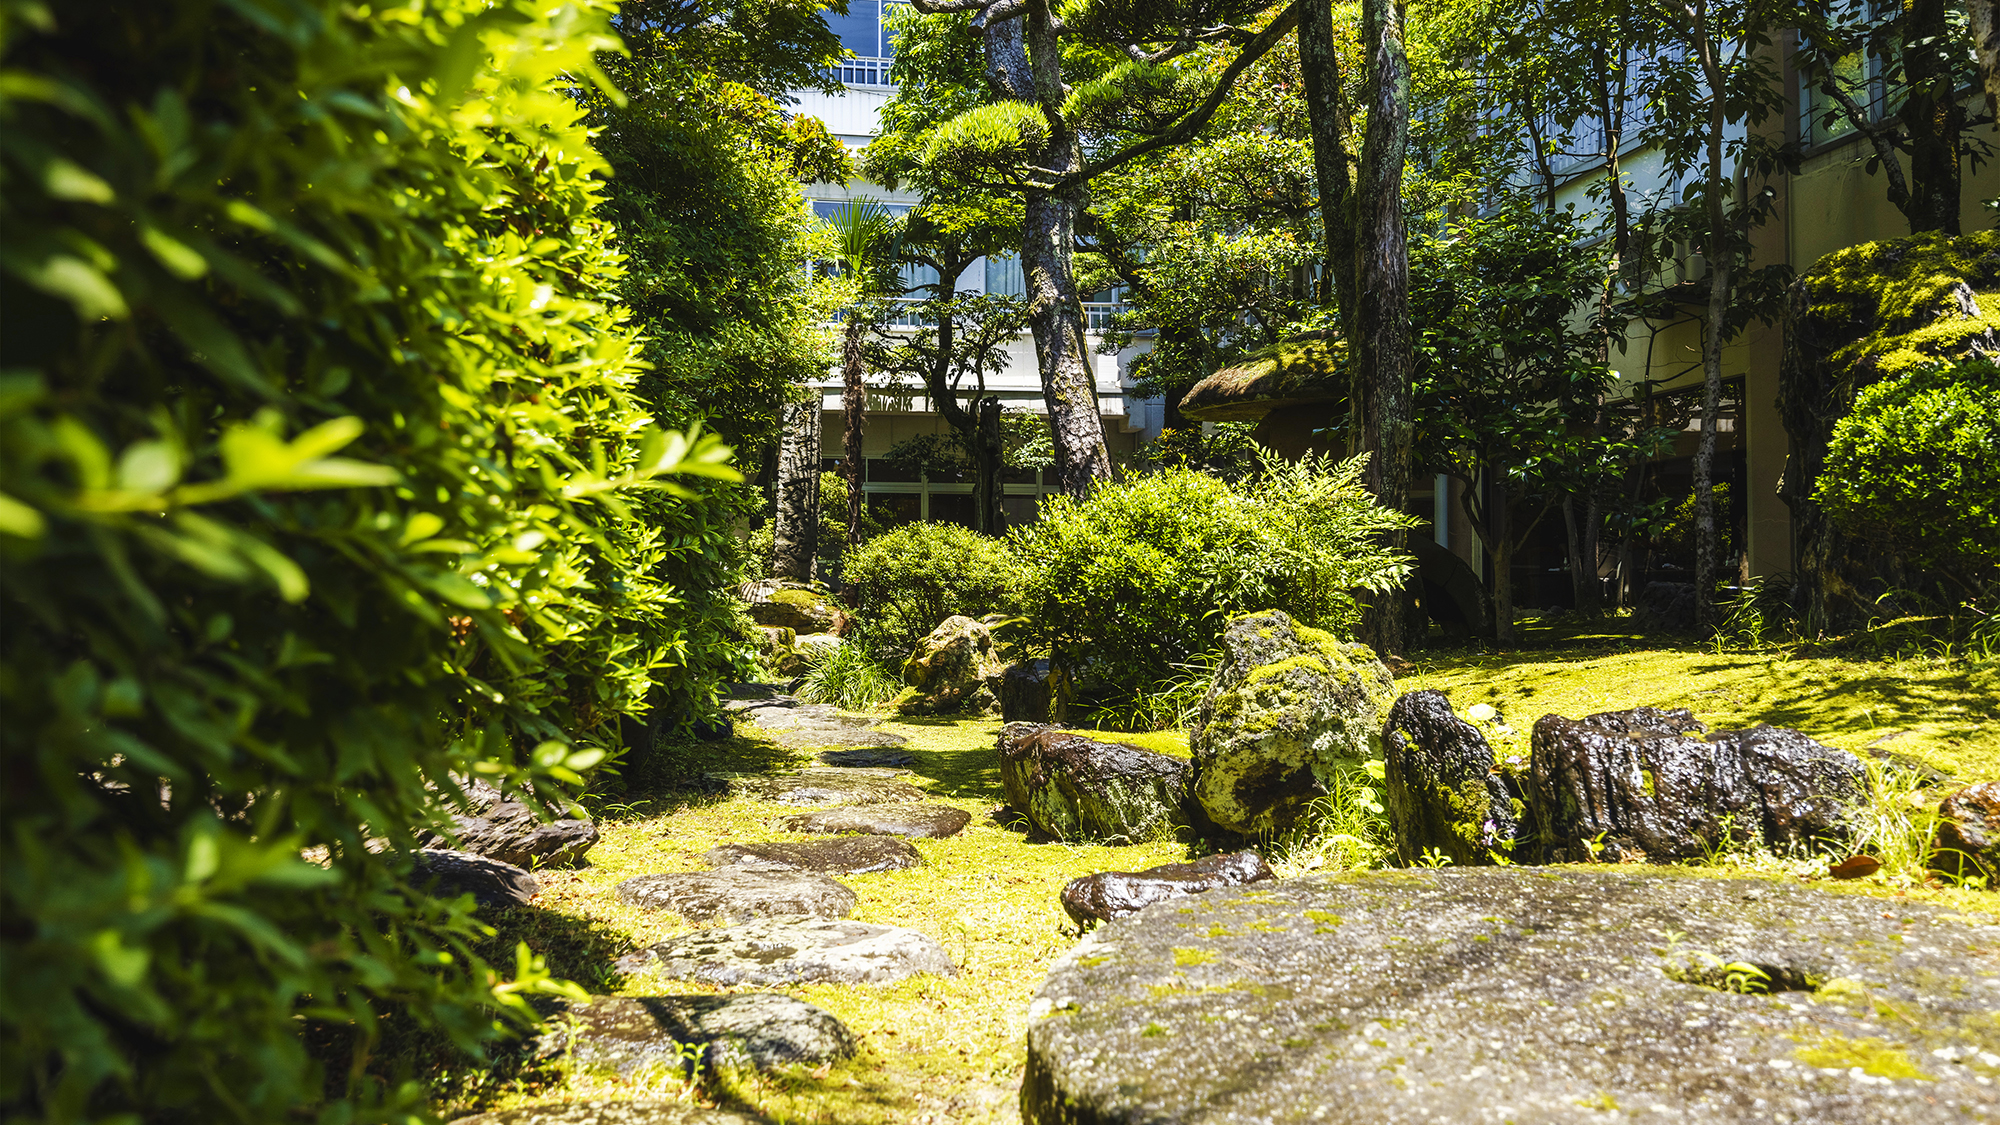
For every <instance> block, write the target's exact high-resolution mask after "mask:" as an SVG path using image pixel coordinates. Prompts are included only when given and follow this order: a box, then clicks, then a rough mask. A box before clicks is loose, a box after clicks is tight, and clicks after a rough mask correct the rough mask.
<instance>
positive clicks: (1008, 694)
mask: <svg viewBox="0 0 2000 1125" xmlns="http://www.w3.org/2000/svg"><path fill="white" fill-rule="evenodd" d="M1070 696H1071V692H1070V686H1069V674H1068V673H1067V672H1064V671H1063V670H1062V669H1061V668H1058V667H1056V665H1055V662H1054V661H1051V660H1049V659H1048V658H1046V657H1044V658H1043V659H1040V660H1026V661H1022V662H1021V663H1018V664H1009V665H1008V666H1007V668H1006V670H1005V671H1003V672H1002V673H1001V674H1000V717H1001V718H1002V719H1005V720H1006V721H1008V722H1010V723H1062V722H1064V721H1066V720H1067V719H1068V718H1069V705H1070Z"/></svg>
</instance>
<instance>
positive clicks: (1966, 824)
mask: <svg viewBox="0 0 2000 1125" xmlns="http://www.w3.org/2000/svg"><path fill="white" fill-rule="evenodd" d="M1931 866H1932V867H1933V868H1936V869H1937V870H1939V871H1943V872H1946V873H1947V874H1951V875H1956V876H1958V877H1959V878H1969V877H1974V876H1977V877H1979V878H1983V879H1985V880H1987V886H1989V887H2000V781H1983V782H1980V783H1979V784H1978V785H1968V786H1966V787H1965V788H1963V789H1960V790H1959V791H1958V792H1956V793H1953V794H1952V795H1951V796H1949V797H1946V798H1945V799H1944V800H1943V801H1942V802H1941V803H1940V804H1939V805H1938V826H1937V839H1936V840H1935V841H1933V844H1932V847H1931Z"/></svg>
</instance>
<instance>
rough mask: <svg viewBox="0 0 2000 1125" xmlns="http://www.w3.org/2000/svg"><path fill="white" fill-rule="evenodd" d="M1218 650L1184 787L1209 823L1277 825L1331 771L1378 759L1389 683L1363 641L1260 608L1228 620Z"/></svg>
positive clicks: (1295, 812)
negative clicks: (1219, 654) (1350, 640)
mask: <svg viewBox="0 0 2000 1125" xmlns="http://www.w3.org/2000/svg"><path fill="white" fill-rule="evenodd" d="M1222 651H1223V658H1222V662H1221V664H1220V665H1219V666H1217V668H1216V672H1215V681H1214V683H1213V684H1212V685H1211V686H1210V688H1209V690H1208V694H1207V695H1206V696H1205V697H1204V698H1203V699H1202V702H1201V709H1200V712H1199V713H1198V715H1197V716H1196V720H1195V726H1194V729H1193V731H1192V737H1191V739H1190V744H1189V745H1190V749H1191V750H1192V751H1193V754H1194V776H1193V781H1192V784H1191V786H1190V789H1189V792H1190V795H1191V796H1192V797H1193V798H1194V800H1195V802H1196V803H1197V804H1198V805H1199V806H1200V809H1201V811H1202V813H1203V814H1204V815H1205V816H1206V817H1207V819H1208V820H1209V821H1211V822H1212V823H1213V824H1214V825H1215V826H1216V827H1217V828H1220V829H1222V830H1224V831H1226V832H1234V833H1241V834H1246V835H1247V834H1250V833H1257V832H1269V831H1279V830H1282V829H1284V828H1287V827H1289V826H1290V825H1291V824H1292V823H1293V822H1294V821H1296V820H1297V819H1298V817H1299V814H1300V813H1301V812H1303V811H1304V809H1305V807H1306V806H1307V805H1308V804H1310V803H1311V802H1312V800H1313V799H1314V798H1315V797H1318V796H1321V795H1322V794H1324V793H1325V792H1327V785H1328V783H1329V782H1330V781H1331V780H1332V779H1333V777H1334V775H1335V774H1336V773H1338V772H1339V771H1341V770H1348V769H1358V768H1361V767H1362V765H1363V764H1364V763H1365V762H1367V761H1369V760H1371V759H1379V758H1380V757H1381V756H1382V750H1381V740H1382V719H1383V715H1384V712H1386V711H1387V710H1388V709H1389V704H1390V702H1391V701H1392V700H1393V699H1394V698H1395V680H1394V678H1393V677H1391V676H1390V674H1389V669H1388V668H1387V667H1385V666H1383V664H1382V662H1381V661H1380V660H1377V659H1376V658H1375V653H1374V651H1373V650H1372V649H1370V648H1368V647H1367V646H1366V645H1358V644H1349V643H1345V642H1343V641H1341V640H1339V639H1338V638H1336V637H1334V636H1333V635H1332V634H1330V633H1325V632H1322V631H1320V630H1318V629H1312V628H1308V627H1305V626H1302V625H1298V624H1295V623H1294V622H1293V621H1292V619H1291V618H1290V617H1289V616H1287V615H1286V614H1284V613H1281V612H1278V611H1277V610H1267V611H1265V612H1262V613H1251V614H1245V615H1243V616H1241V617H1238V618H1235V619H1234V620H1232V621H1231V622H1230V623H1229V626H1228V627H1227V628H1226V629H1224V630H1223V634H1222Z"/></svg>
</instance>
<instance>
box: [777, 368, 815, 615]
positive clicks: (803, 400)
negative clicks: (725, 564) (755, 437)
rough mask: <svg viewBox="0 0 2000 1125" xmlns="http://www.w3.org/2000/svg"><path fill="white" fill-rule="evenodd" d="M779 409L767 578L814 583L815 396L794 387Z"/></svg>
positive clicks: (812, 392)
mask: <svg viewBox="0 0 2000 1125" xmlns="http://www.w3.org/2000/svg"><path fill="white" fill-rule="evenodd" d="M798 391H799V392H803V393H796V392H795V393H792V394H789V395H788V396H787V398H786V401H785V402H784V403H783V404H782V405H780V406H779V408H778V417H779V428H778V466H777V469H778V481H777V485H778V487H777V493H778V496H777V511H776V512H775V514H774V515H773V517H772V525H771V577H773V578H784V579H788V580H790V581H793V582H810V581H812V580H813V577H814V575H813V570H814V564H815V563H816V562H817V561H818V559H819V473H820V468H819V465H820V454H819V443H820V435H819V409H820V400H819V392H818V391H817V390H814V389H812V388H810V387H803V388H798Z"/></svg>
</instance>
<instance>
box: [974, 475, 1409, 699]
mask: <svg viewBox="0 0 2000 1125" xmlns="http://www.w3.org/2000/svg"><path fill="white" fill-rule="evenodd" d="M1263 462H1264V463H1263V467H1262V469H1261V471H1260V472H1259V473H1258V474H1257V475H1256V476H1255V477H1253V478H1250V479H1247V480H1245V481H1243V482H1241V483H1235V484H1232V483H1229V482H1227V481H1223V480H1220V479H1218V478H1216V477H1213V476H1209V475H1208V474H1206V473H1202V472H1198V471H1195V470H1193V469H1188V468H1173V469H1167V470H1165V471H1163V472H1159V473H1155V474H1151V475H1148V476H1140V477H1134V478H1128V479H1126V480H1124V481H1120V482H1115V483H1113V482H1107V483H1103V484H1100V485H1098V486H1097V487H1096V488H1095V489H1093V490H1092V492H1091V494H1090V495H1089V496H1088V497H1087V498H1085V499H1083V500H1073V499H1070V498H1067V497H1053V498H1051V499H1049V500H1047V501H1045V502H1044V503H1043V505H1042V518H1041V521H1040V522H1038V523H1035V524H1031V525H1029V526H1027V527H1023V528H1018V529H1016V530H1015V531H1014V532H1013V533H1012V538H1011V542H1012V545H1013V548H1014V552H1015V556H1016V559H1017V565H1018V567H1019V574H1018V582H1019V587H1018V593H1017V595H1016V596H1017V598H1018V609H1019V612H1021V613H1022V614H1023V615H1025V617H1026V621H1025V623H1024V625H1023V626H1022V627H1021V629H1020V636H1021V639H1022V640H1023V641H1025V642H1026V643H1027V644H1028V645H1030V646H1032V647H1035V648H1039V649H1042V650H1046V651H1049V652H1051V653H1053V654H1054V655H1055V656H1056V658H1057V659H1058V661H1060V662H1061V663H1063V664H1064V665H1066V666H1068V667H1069V668H1071V669H1072V670H1073V672H1074V674H1075V675H1076V677H1077V686H1078V690H1079V692H1081V693H1085V694H1086V695H1087V696H1088V697H1094V702H1096V703H1097V704H1099V705H1106V706H1111V707H1113V708H1119V709H1123V708H1125V707H1126V706H1127V705H1129V704H1131V703H1132V702H1133V701H1135V700H1138V699H1140V698H1141V697H1143V696H1145V695H1147V694H1149V693H1151V692H1153V691H1154V690H1155V685H1159V684H1161V683H1162V682H1163V681H1167V682H1171V681H1173V680H1174V679H1175V678H1176V676H1177V674H1178V671H1179V670H1180V669H1181V668H1182V667H1183V666H1187V665H1191V664H1193V663H1194V662H1195V661H1196V658H1197V657H1198V656H1200V655H1201V654H1202V653H1205V652H1208V651H1209V650H1210V649H1212V648H1214V647H1215V646H1216V644H1217V643H1218V641H1219V639H1220V637H1221V634H1222V628H1223V625H1224V624H1225V622H1226V619H1227V617H1228V615H1230V614H1235V613H1247V612H1250V611H1252V610H1258V609H1281V610H1284V611H1285V612H1286V613H1288V614H1290V615H1291V616H1292V617H1293V619H1295V620H1297V621H1298V622H1299V623H1300V624H1302V625H1311V626H1315V627H1317V628H1322V629H1328V630H1332V631H1334V632H1336V633H1340V634H1342V635H1349V634H1351V633H1352V631H1353V626H1354V624H1355V623H1356V622H1357V620H1358V619H1359V616H1360V607H1359V605H1358V603H1357V602H1356V600H1355V593H1356V591H1360V590H1370V591H1383V590H1389V589H1393V588H1395V587H1396V586H1397V585H1398V584H1400V583H1401V582H1402V580H1403V578H1404V576H1405V575H1407V574H1408V573H1409V570H1410V561H1409V559H1408V557H1407V556H1404V555H1400V554H1398V553H1396V552H1393V551H1391V550H1389V549H1388V548H1387V547H1384V546H1383V545H1382V544H1381V542H1380V537H1381V533H1382V532H1384V531H1387V530H1389V529H1392V528H1397V527H1408V526H1411V525H1413V524H1414V522H1415V521H1414V520H1412V519H1411V518H1410V517H1407V516H1403V515H1399V514H1397V513H1395V512H1391V511H1388V510H1386V509H1383V508H1380V507H1377V506H1376V504H1375V500H1374V497H1372V496H1371V495H1369V494H1368V492H1367V491H1366V490H1365V489H1363V488H1362V487H1361V484H1360V473H1361V468H1362V464H1363V462H1362V461H1361V460H1360V459H1358V458H1357V459H1354V460H1350V461H1347V462H1343V463H1341V464H1338V465H1336V464H1334V463H1333V462H1332V461H1331V459H1329V458H1325V457H1306V458H1304V459H1302V460H1300V461H1298V462H1296V463H1287V462H1283V461H1279V460H1276V459H1275V458H1269V457H1266V458H1263Z"/></svg>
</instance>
